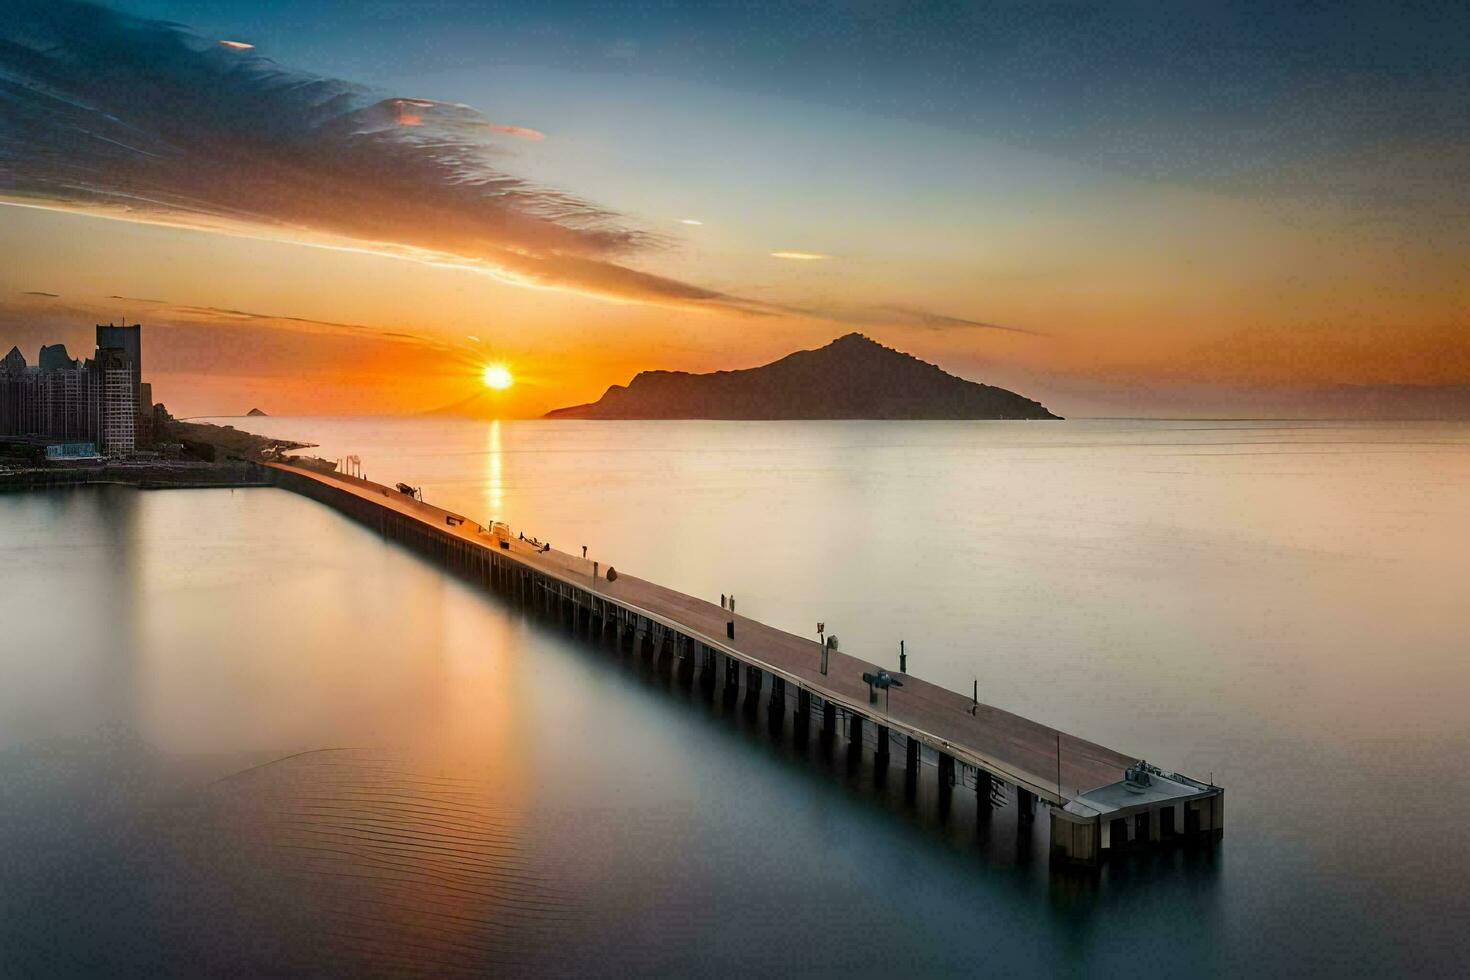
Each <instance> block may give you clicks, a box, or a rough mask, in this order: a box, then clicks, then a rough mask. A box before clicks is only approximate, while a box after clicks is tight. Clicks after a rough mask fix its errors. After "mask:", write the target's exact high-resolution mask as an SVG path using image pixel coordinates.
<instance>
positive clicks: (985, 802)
mask: <svg viewBox="0 0 1470 980" xmlns="http://www.w3.org/2000/svg"><path fill="white" fill-rule="evenodd" d="M990 787H991V777H990V773H988V772H986V771H985V770H984V769H977V770H976V771H975V812H977V813H979V814H981V815H982V816H989V815H990V811H991V810H992V809H993V808H994V807H995V802H994V801H993V800H991V798H990Z"/></svg>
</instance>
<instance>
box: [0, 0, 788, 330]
mask: <svg viewBox="0 0 1470 980" xmlns="http://www.w3.org/2000/svg"><path fill="white" fill-rule="evenodd" d="M243 43H245V42H236V43H235V44H231V45H226V46H222V45H221V44H220V43H218V42H213V41H210V40H207V39H205V38H201V37H199V36H198V35H195V34H192V33H190V32H188V31H187V30H185V29H183V28H181V27H179V26H178V25H174V24H167V23H163V22H160V21H154V20H146V19H142V18H138V17H134V16H131V15H129V14H125V13H121V12H119V11H115V10H111V9H108V8H105V7H99V6H94V5H90V4H84V3H77V2H69V0H9V3H8V5H7V10H6V12H5V16H3V17H0V199H6V200H10V201H12V202H17V203H27V204H31V205H35V206H41V207H48V208H55V209H62V210H73V211H81V212H87V213H101V214H108V215H112V216H117V217H124V218H128V219H131V220H136V221H143V222H152V223H158V224H171V225H180V226H186V227H194V228H202V229H211V230H217V231H225V232H230V233H235V234H245V235H256V236H261V237H273V238H281V239H285V240H292V241H301V242H305V243H309V244H323V245H335V246H338V247H340V246H343V245H347V246H350V247H354V248H362V249H366V250H371V251H375V252H380V253H384V254H393V255H400V256H403V257H407V258H413V259H417V260H421V261H426V262H434V263H446V264H453V265H457V266H464V267H471V268H476V269H480V270H483V271H485V272H488V273H490V274H492V275H495V276H497V277H499V278H501V279H503V280H506V281H510V282H515V283H518V284H522V285H528V286H538V287H549V288H560V289H568V290H573V291H579V292H583V293H589V294H594V295H600V296H604V297H607V298H612V299H617V300H623V301H635V302H646V303H656V304H666V305H676V306H683V307H713V308H718V309H724V310H727V311H729V310H735V311H747V312H755V313H759V312H770V309H769V308H768V307H765V306H764V304H761V303H759V302H755V301H747V300H743V299H741V298H739V297H735V296H731V295H727V294H725V293H722V292H719V291H717V290H713V289H707V288H704V287H701V286H698V285H695V284H692V283H686V282H681V281H678V280H673V279H669V278H666V277H662V276H657V275H653V274H651V273H646V272H642V271H640V270H637V269H634V268H631V267H630V266H628V265H625V264H624V262H626V261H627V260H628V259H630V258H634V257H637V256H638V255H640V254H644V253H646V252H648V251H650V250H653V249H657V248H658V247H660V246H661V245H662V244H664V242H663V240H662V239H660V238H659V237H657V236H654V235H650V234H648V233H646V232H644V231H641V230H640V229H639V228H637V227H636V226H635V225H634V223H633V222H631V221H629V220H628V219H626V218H625V217H624V216H622V215H619V214H616V213H614V212H611V211H608V210H606V209H603V208H600V207H598V206H597V205H595V204H592V203H590V202H588V201H585V200H582V199H581V198H579V197H577V196H575V195H573V194H568V193H565V192H562V191H558V190H555V189H552V188H547V187H543V186H540V185H538V184H536V183H534V182H532V181H530V180H527V179H525V178H523V177H519V176H516V175H513V174H511V173H509V172H507V171H506V170H505V169H503V167H502V164H503V161H504V157H505V155H506V152H507V151H506V150H505V149H504V148H503V147H502V146H499V145H497V144H496V142H495V137H496V136H497V135H505V134H508V135H512V136H516V137H519V138H524V139H535V138H538V137H539V136H541V134H540V133H538V132H536V131H535V130H531V129H527V128H525V127H519V126H506V125H503V124H500V123H495V122H491V121H490V120H487V119H485V118H484V117H483V116H481V115H480V114H479V113H478V112H477V111H475V110H474V109H472V108H470V107H469V106H465V105H462V104H458V103H448V102H440V101H436V100H431V99H415V98H384V97H382V96H381V95H379V94H376V93H373V92H371V91H369V90H368V89H365V88H363V87H360V86H357V85H353V84H350V83H347V82H343V81H339V80H336V79H330V78H319V77H314V76H310V75H306V74H303V73H301V72H297V71H292V70H288V69H286V68H283V67H281V66H279V65H277V64H276V63H275V62H273V61H271V60H269V59H267V58H265V57H262V56H261V55H260V54H259V53H258V52H256V51H253V50H249V49H242V48H239V47H238V45H239V44H243Z"/></svg>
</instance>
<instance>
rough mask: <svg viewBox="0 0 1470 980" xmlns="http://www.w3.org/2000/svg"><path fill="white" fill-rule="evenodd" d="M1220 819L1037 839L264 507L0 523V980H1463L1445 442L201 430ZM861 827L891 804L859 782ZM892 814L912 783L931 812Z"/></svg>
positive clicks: (1452, 556) (1348, 435) (183, 497)
mask: <svg viewBox="0 0 1470 980" xmlns="http://www.w3.org/2000/svg"><path fill="white" fill-rule="evenodd" d="M229 421H232V422H233V424H237V425H240V426H241V427H249V428H252V429H253V430H255V431H261V432H265V433H268V434H271V435H281V436H290V437H293V438H300V439H306V440H309V441H312V442H317V443H320V444H321V445H322V448H321V449H320V450H316V452H318V453H320V454H321V455H324V456H327V457H329V458H332V457H336V456H340V455H344V454H346V453H356V454H357V455H359V456H360V457H361V458H362V461H363V466H364V469H365V470H366V473H367V475H368V476H369V477H370V478H373V479H376V480H379V481H382V482H387V483H393V482H396V481H398V480H406V481H408V482H411V483H414V484H422V485H423V487H424V493H425V496H426V497H427V498H428V499H431V500H433V501H434V502H436V503H440V504H443V505H446V506H449V507H452V508H456V509H459V510H462V511H464V512H466V513H468V514H471V515H473V516H474V517H476V518H477V519H481V520H485V519H489V518H491V517H494V518H496V519H505V520H508V521H509V522H510V523H511V524H512V526H513V527H515V528H518V529H524V530H525V531H526V532H527V533H528V534H534V535H536V536H538V537H540V538H542V539H546V540H550V541H551V542H552V543H553V544H554V545H555V546H556V547H558V548H563V549H565V550H574V549H576V548H580V547H581V546H582V545H584V544H585V545H587V546H588V548H589V554H590V556H591V557H600V558H602V560H604V561H605V562H611V563H613V564H615V565H617V567H618V568H619V569H623V570H626V571H628V572H631V573H633V574H637V575H640V576H643V577H646V578H650V579H653V580H657V581H660V582H663V583H665V584H668V585H671V586H675V587H678V588H681V589H683V590H684V591H687V592H691V593H695V594H700V595H705V596H710V597H717V596H718V595H719V594H720V593H721V592H725V593H733V594H735V595H736V596H737V597H738V601H739V604H740V610H741V612H742V613H745V614H747V615H750V616H752V617H757V618H761V619H764V620H767V621H768V622H771V623H773V624H776V625H779V626H782V627H784V628H787V629H789V630H791V631H793V632H797V633H803V634H806V633H812V632H813V628H814V625H815V623H816V622H817V621H818V620H823V621H825V622H826V623H827V625H828V628H829V631H833V632H836V633H837V634H839V635H840V636H841V639H842V646H843V648H844V649H846V650H850V651H852V652H854V653H857V654H860V655H862V656H865V657H867V658H869V659H872V660H875V661H878V662H882V663H892V664H895V665H896V662H897V650H898V643H899V641H900V640H903V641H905V642H906V644H907V648H908V650H909V653H910V669H911V671H912V672H914V673H917V674H920V675H922V676H925V677H928V678H930V679H932V680H935V681H938V682H941V683H944V684H947V685H948V686H951V687H953V688H955V689H957V690H962V691H968V690H969V687H970V684H971V682H972V681H973V680H978V682H979V685H980V690H981V697H982V698H983V699H984V700H986V701H988V702H991V703H993V704H997V705H1000V706H1002V707H1005V708H1008V709H1011V710H1013V711H1017V712H1019V713H1021V714H1025V715H1030V716H1032V717H1035V718H1037V719H1039V720H1042V721H1045V722H1047V723H1050V724H1053V725H1056V726H1058V727H1060V728H1064V729H1066V730H1068V731H1071V732H1074V733H1076V734H1078V735H1081V736H1084V737H1087V738H1091V739H1094V740H1096V741H1099V742H1102V743H1105V744H1108V745H1112V746H1115V747H1117V748H1119V749H1122V750H1125V751H1130V752H1136V753H1138V754H1140V755H1143V756H1144V757H1146V758H1148V759H1149V761H1151V762H1156V763H1158V764H1160V765H1162V766H1164V767H1166V768H1172V769H1179V770H1181V771H1184V772H1188V773H1191V774H1194V775H1197V776H1206V777H1207V776H1210V775H1211V774H1213V776H1214V778H1215V780H1216V781H1218V782H1219V783H1221V784H1222V785H1224V786H1225V787H1226V788H1227V791H1228V797H1227V806H1228V810H1227V824H1226V828H1227V829H1226V838H1225V841H1224V843H1223V844H1222V845H1221V846H1220V847H1219V848H1218V849H1215V850H1205V851H1175V852H1166V853H1161V854H1157V855H1151V856H1145V857H1140V858H1135V859H1131V860H1127V861H1123V862H1119V863H1114V864H1112V865H1109V866H1107V867H1105V868H1104V869H1103V870H1102V871H1101V872H1100V874H1099V875H1098V876H1097V877H1096V879H1089V878H1077V877H1074V876H1070V875H1055V874H1053V873H1052V872H1051V871H1050V870H1049V869H1048V866H1047V862H1046V859H1045V838H1046V823H1045V821H1044V820H1041V821H1038V822H1037V824H1036V828H1035V830H1034V832H1032V833H1030V834H1024V835H1018V833H1017V830H1016V827H1015V824H1014V821H1013V818H1010V817H1009V811H1002V814H1001V816H1000V818H999V819H998V820H997V821H996V822H995V823H994V825H993V826H991V827H990V828H989V830H988V831H982V830H981V829H979V828H977V827H976V825H975V823H974V821H973V820H972V819H969V818H968V816H967V815H965V814H959V815H957V816H955V817H953V818H951V819H950V820H949V821H948V822H947V823H944V824H940V823H939V822H938V820H937V817H935V816H934V815H933V808H932V807H931V806H928V805H927V803H928V801H927V800H924V799H921V800H919V801H918V803H917V805H911V804H909V803H908V802H907V801H905V800H904V798H903V794H902V793H901V791H900V789H899V785H894V780H892V778H891V777H890V780H889V782H888V783H887V784H885V783H883V782H882V781H881V780H880V779H879V778H878V776H877V774H875V773H874V772H873V771H872V770H871V769H870V768H869V767H867V766H866V765H860V766H856V767H854V766H851V765H849V764H848V762H847V760H846V759H845V758H833V759H827V758H825V757H824V756H823V755H822V753H821V751H820V749H819V748H818V747H816V746H815V745H813V746H810V747H798V746H794V745H792V744H790V743H789V742H788V741H786V740H785V739H782V738H776V737H772V735H771V734H770V733H769V732H768V730H767V728H766V726H765V725H764V724H762V723H761V722H760V721H759V720H752V719H748V718H745V717H744V716H742V715H741V714H740V712H739V711H738V709H734V708H726V707H725V706H723V705H721V704H720V703H719V702H718V700H716V702H714V703H710V702H707V701H706V700H705V699H704V698H703V697H701V696H700V694H699V692H698V689H697V687H696V689H695V690H694V691H692V692H691V691H688V690H685V689H683V688H682V687H680V686H678V685H676V684H671V683H670V682H669V680H668V679H667V678H665V677H663V676H661V675H659V674H658V673H657V672H656V671H654V670H653V669H652V668H651V667H649V666H647V665H645V664H643V663H642V662H640V661H637V660H635V659H633V658H630V657H627V656H625V655H620V654H617V653H614V652H611V651H607V650H600V649H596V648H594V647H591V646H588V645H586V644H583V643H579V642H577V641H576V640H574V639H572V638H571V637H569V636H566V635H563V634H561V633H558V632H556V631H555V630H553V629H551V628H549V627H547V626H545V625H543V624H541V623H539V622H537V621H535V620H532V619H528V618H525V617H524V616H522V615H521V614H520V613H518V612H516V611H513V610H512V609H510V608H509V607H508V606H506V605H504V604H502V603H501V601H500V600H498V599H497V598H494V597H490V596H486V595H483V594H481V593H479V592H476V591H475V590H473V589H471V588H469V587H468V586H466V585H464V584H462V583H460V582H458V581H457V580H455V579H453V578H451V577H449V576H447V575H444V574H441V573H440V572H438V571H437V570H435V569H433V568H431V567H429V566H426V565H425V564H424V563H423V562H421V561H420V560H419V559H418V558H417V557H415V556H414V555H412V554H409V553H406V552H403V551H401V550H399V549H398V548H397V547H395V546H393V545H391V544H388V543H385V542H383V541H382V540H381V539H379V538H377V537H375V536H374V535H373V534H372V533H370V532H369V531H367V530H366V529H364V528H361V527H359V526H357V525H355V524H352V523H350V522H348V521H346V520H345V519H342V518H340V517H339V516H337V515H336V514H335V513H333V512H331V511H329V510H326V509H325V508H323V507H321V506H319V505H317V504H315V503H313V502H311V501H307V500H304V499H301V498H298V497H295V496H293V495H290V494H288V493H285V492H283V491H277V490H271V489H258V490H239V491H234V492H231V491H167V492H150V493H139V492H135V491H131V490H127V489H122V488H90V489H84V490H76V491H69V492H51V493H34V494H10V495H0V651H3V653H0V848H3V851H0V853H3V855H4V861H3V869H4V870H3V871H0V973H5V974H57V973H68V972H77V971H86V970H91V971H96V972H103V971H105V972H111V973H135V974H137V973H155V972H158V971H160V970H163V971H168V972H172V973H200V972H205V971H208V972H212V973H219V972H232V973H246V974H259V973H262V972H267V971H270V972H280V971H282V970H285V971H300V972H323V971H336V972H396V971H421V970H434V971H439V972H446V973H450V972H465V973H485V972H499V973H508V972H510V973H519V972H540V973H565V972H571V971H581V972H593V973H599V974H602V973H619V972H638V973H669V974H687V973H696V972H699V973H710V972H718V973H736V972H742V973H744V972H754V971H769V972H779V973H787V972H812V973H834V974H838V973H840V974H847V975H851V974H882V973H894V972H899V971H902V972H905V973H908V974H915V973H918V974H924V973H933V972H940V971H964V972H971V973H974V972H980V971H986V972H990V971H1005V972H1007V973H1010V974H1019V975H1049V974H1055V973H1059V972H1060V973H1077V974H1082V973H1086V974H1088V975H1129V976H1134V975H1138V974H1140V973H1151V974H1156V975H1157V974H1159V973H1161V972H1163V971H1169V972H1170V973H1176V972H1177V973H1184V972H1187V973H1188V974H1189V975H1205V974H1212V973H1231V974H1241V973H1247V972H1250V973H1267V974H1274V973H1283V972H1294V973H1302V974H1307V973H1315V974H1321V975H1334V976H1338V975H1344V974H1356V975H1381V974H1384V973H1386V972H1390V971H1392V972H1407V971H1410V970H1418V971H1423V972H1426V973H1428V974H1432V975H1452V974H1458V973H1461V971H1462V970H1463V964H1464V961H1465V958H1466V956H1467V955H1470V939H1467V934H1466V930H1465V923H1466V922H1467V921H1470V898H1467V892H1466V889H1465V886H1464V880H1465V877H1466V875H1467V872H1470V834H1467V833H1466V830H1465V826H1466V825H1465V819H1466V818H1465V814H1466V813H1467V812H1470V779H1467V778H1466V777H1465V771H1466V767H1467V763H1470V711H1467V710H1466V706H1465V705H1466V696H1467V692H1470V604H1467V602H1466V583H1467V582H1470V548H1467V544H1470V426H1467V425H1463V424H1395V425H1368V424H1346V423H1311V424H1295V423H1273V422H1255V423H1240V422H1123V421H1083V422H1065V423H831V424H825V423H794V424H781V423H775V424H769V423H768V424H747V423H712V422H690V423H595V422H556V423H547V422H514V423H488V424H484V423H469V422H447V421H440V420H433V421H428V420H421V419H420V420H404V419H396V420H385V419H353V420H330V419H287V418H271V419H253V420H249V422H248V423H247V422H245V421H237V420H229ZM897 782H898V784H900V785H901V780H899V781H897ZM931 782H932V781H931Z"/></svg>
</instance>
